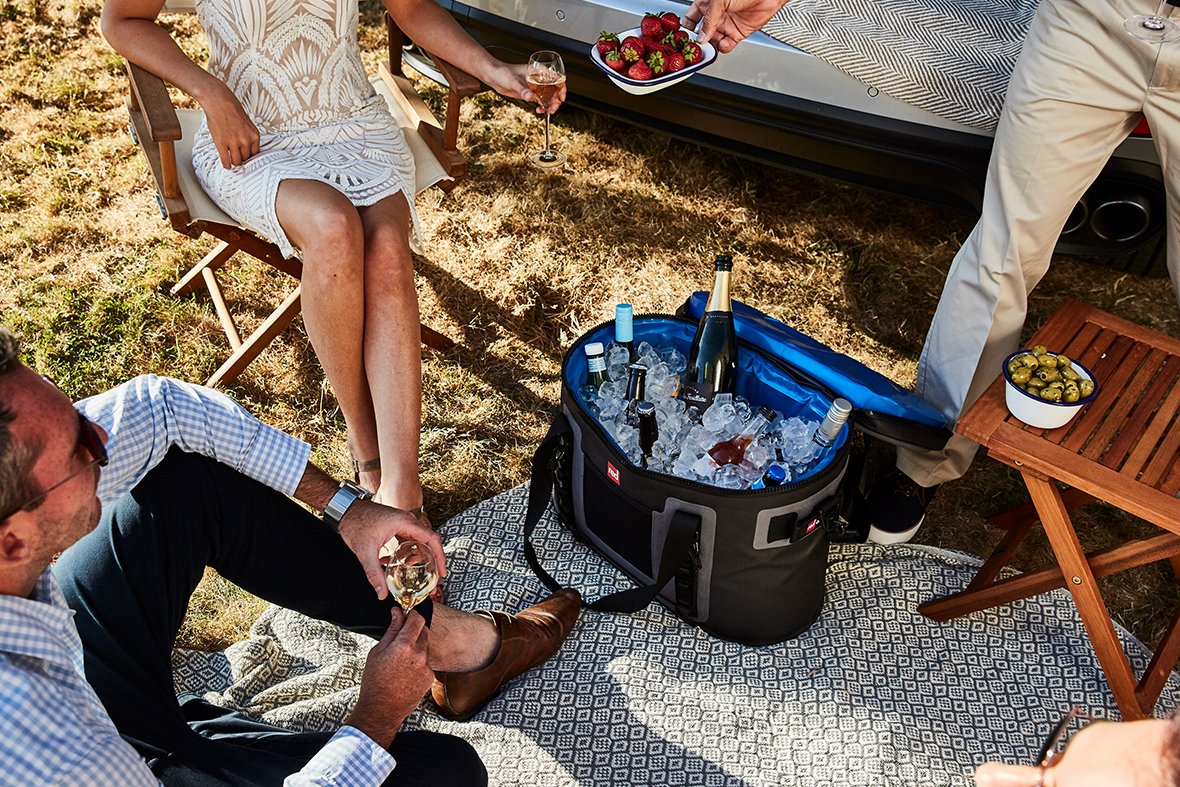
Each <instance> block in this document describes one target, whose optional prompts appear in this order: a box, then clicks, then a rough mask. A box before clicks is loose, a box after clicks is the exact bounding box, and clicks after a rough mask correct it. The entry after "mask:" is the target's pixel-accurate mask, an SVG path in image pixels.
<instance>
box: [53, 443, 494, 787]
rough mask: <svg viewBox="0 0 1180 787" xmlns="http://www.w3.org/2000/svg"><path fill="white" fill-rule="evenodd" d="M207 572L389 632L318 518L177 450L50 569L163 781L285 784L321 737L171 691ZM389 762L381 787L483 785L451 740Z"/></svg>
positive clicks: (408, 739)
mask: <svg viewBox="0 0 1180 787" xmlns="http://www.w3.org/2000/svg"><path fill="white" fill-rule="evenodd" d="M206 566H212V567H213V568H214V569H216V570H217V572H218V573H219V574H221V576H223V577H225V578H226V579H228V580H229V581H231V582H233V583H234V584H236V585H238V586H239V587H241V588H243V589H244V590H247V591H249V592H250V593H253V594H254V595H256V596H259V597H261V598H263V599H266V600H267V601H270V602H272V603H274V604H278V605H280V606H283V607H286V608H288V609H293V610H297V611H299V612H302V613H304V614H306V615H308V616H310V617H314V618H319V619H321V620H327V621H330V622H332V623H335V624H337V625H339V626H342V627H344V628H346V629H349V630H351V631H355V632H358V633H361V634H366V635H368V636H371V637H373V638H380V637H381V635H382V634H384V632H385V630H386V628H388V626H389V605H390V604H391V603H392V602H391V601H389V600H388V599H387V600H386V601H384V602H382V601H378V600H377V597H376V595H375V594H374V593H373V589H372V588H371V587H370V586H369V584H368V582H367V581H366V579H365V575H364V572H363V571H362V570H361V567H360V564H359V563H358V562H357V560H356V557H355V556H354V555H353V554H352V552H351V551H350V550H349V549H348V547H347V546H346V545H345V544H344V542H343V541H342V540H341V539H340V537H339V536H338V535H337V534H336V533H334V532H333V531H332V530H331V529H330V528H329V527H327V526H326V525H325V524H324V523H323V522H322V521H320V520H319V519H318V518H317V517H315V516H313V515H311V514H309V513H308V512H307V511H305V510H304V509H303V508H301V507H300V506H299V505H297V504H296V503H294V502H293V501H291V500H289V499H288V498H287V497H285V496H284V495H282V494H279V493H278V492H275V491H274V490H272V489H269V488H267V487H265V486H263V485H262V484H259V483H257V482H255V481H253V480H251V479H249V478H247V477H246V476H243V475H242V474H240V473H238V472H236V471H234V470H232V469H231V468H229V467H227V466H225V465H222V464H220V463H218V462H216V461H214V460H211V459H208V458H206V457H203V456H197V455H195V454H187V453H184V452H182V451H180V450H178V449H173V450H172V451H171V452H170V453H169V454H168V456H167V457H166V458H165V460H164V461H163V462H161V463H160V464H159V465H158V466H157V467H155V468H154V469H153V470H152V471H151V472H150V473H148V475H147V476H146V477H144V479H143V480H142V481H141V482H140V483H139V484H138V485H137V486H136V487H135V488H134V489H133V490H132V491H131V492H130V493H129V494H127V495H126V496H124V497H123V499H121V500H119V501H118V502H117V503H115V504H114V505H111V506H107V507H106V508H105V510H104V511H103V515H102V520H101V522H100V523H99V525H98V527H97V528H96V529H95V531H94V532H93V533H90V534H89V535H87V536H86V537H84V538H83V539H81V540H80V541H78V543H76V544H74V545H73V546H71V547H70V548H69V549H68V550H66V552H65V553H64V554H63V555H62V556H61V558H60V559H58V561H57V563H56V564H55V566H54V574H55V575H56V577H57V579H58V582H60V583H61V586H62V589H63V591H64V592H65V597H66V602H67V603H68V604H69V605H70V607H71V608H73V609H74V610H75V611H76V617H75V622H76V623H77V626H78V631H79V633H80V635H81V638H82V644H83V646H84V649H85V654H86V678H87V680H88V681H89V682H90V685H91V686H93V687H94V690H95V691H96V692H97V693H98V696H99V698H100V699H101V700H102V702H103V704H104V705H105V706H106V709H107V712H108V713H109V714H110V716H111V718H112V719H113V720H114V722H115V726H116V727H117V728H118V729H119V732H120V733H121V734H122V735H123V737H124V738H125V739H126V740H127V741H128V742H129V743H131V745H132V746H134V747H135V748H136V749H137V750H138V751H139V752H140V753H141V754H142V755H143V756H144V758H145V759H146V760H147V762H148V765H149V766H150V767H151V768H152V770H153V771H154V772H155V773H156V774H157V776H158V777H159V778H160V779H161V781H163V782H164V783H166V784H183V785H188V784H203V785H204V784H233V785H277V784H282V782H283V779H284V777H286V776H287V775H289V774H292V773H295V772H296V771H298V770H299V769H300V768H302V767H303V765H304V764H305V763H306V762H307V761H308V760H309V759H311V757H312V756H314V755H315V753H316V752H317V751H319V749H320V747H322V746H323V745H324V744H325V743H326V742H327V741H328V739H329V738H331V737H332V736H331V734H330V733H295V732H290V731H288V730H284V729H281V728H278V727H274V726H272V725H269V724H264V723H261V722H258V721H256V720H253V719H250V718H248V717H246V716H244V715H242V714H239V713H235V712H230V711H226V710H225V709H222V708H219V707H217V706H214V705H211V704H209V703H207V702H204V701H203V700H201V699H200V698H197V697H186V698H184V700H183V701H178V700H177V697H176V694H175V690H174V689H173V684H172V666H171V654H172V648H173V644H174V642H175V640H176V633H177V631H178V630H179V629H180V624H181V621H182V620H183V619H184V615H185V612H186V610H187V609H188V604H189V599H190V598H191V596H192V594H193V591H194V590H195V589H196V587H197V583H198V582H200V580H201V577H202V576H203V574H204V571H205V567H206ZM390 752H391V753H392V754H393V756H394V757H395V758H396V759H397V768H395V769H394V772H393V775H392V776H391V777H390V779H389V781H388V782H387V783H388V784H395V785H419V784H420V785H483V784H486V783H487V772H486V771H485V769H484V767H483V763H482V762H481V761H480V759H479V756H478V755H477V754H476V753H475V751H474V749H472V748H471V746H470V745H469V744H468V743H467V742H466V741H463V740H462V739H460V738H456V737H453V736H450V735H443V734H440V733H433V732H425V731H413V732H401V733H399V734H398V735H397V737H396V738H395V739H394V742H393V745H392V746H391V747H390Z"/></svg>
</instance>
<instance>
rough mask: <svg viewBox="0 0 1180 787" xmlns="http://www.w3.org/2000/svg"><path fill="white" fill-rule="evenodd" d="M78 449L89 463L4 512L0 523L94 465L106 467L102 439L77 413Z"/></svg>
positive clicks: (39, 503) (32, 506)
mask: <svg viewBox="0 0 1180 787" xmlns="http://www.w3.org/2000/svg"><path fill="white" fill-rule="evenodd" d="M75 412H77V411H75ZM78 448H79V449H82V450H85V451H86V453H87V454H88V455H89V456H90V461H89V462H87V463H86V464H84V465H82V466H81V467H79V468H78V469H77V470H75V471H74V472H72V473H70V474H69V475H68V476H66V477H65V478H63V479H62V480H60V481H58V482H57V483H56V484H53V485H52V486H49V487H46V488H45V489H44V490H42V492H41V494H39V495H37V496H36V497H34V498H33V499H32V500H29V501H28V502H26V503H24V504H23V505H19V506H17V507H16V508H14V509H12V510H11V511H8V512H6V513H5V514H4V515H3V516H0V522H3V521H4V520H6V519H8V518H9V517H10V516H12V515H13V514H15V513H17V512H18V511H32V510H33V509H35V508H36V507H37V506H39V505H41V503H43V502H44V501H45V498H46V497H48V496H49V493H50V492H52V491H53V490H55V489H57V488H58V487H59V486H61V485H63V484H65V483H67V482H69V481H72V480H73V479H74V478H76V477H77V476H79V475H81V474H82V473H85V472H86V471H87V470H89V469H91V468H92V467H94V466H95V465H98V466H99V467H106V466H107V461H108V460H107V448H106V446H105V445H103V442H102V438H101V437H99V435H98V430H97V429H95V428H94V424H93V423H91V421H90V419H89V418H87V417H86V416H84V415H82V413H78Z"/></svg>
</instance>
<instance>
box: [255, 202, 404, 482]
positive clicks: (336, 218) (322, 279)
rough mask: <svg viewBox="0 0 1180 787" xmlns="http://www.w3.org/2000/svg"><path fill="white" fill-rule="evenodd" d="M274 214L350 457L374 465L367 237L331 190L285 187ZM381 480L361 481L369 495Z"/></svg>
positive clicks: (374, 475)
mask: <svg viewBox="0 0 1180 787" xmlns="http://www.w3.org/2000/svg"><path fill="white" fill-rule="evenodd" d="M275 212H276V213H277V214H278V218H279V223H280V224H281V225H282V227H283V230H284V231H285V232H286V233H287V237H288V238H290V239H291V242H292V243H293V244H294V245H295V246H296V247H297V248H299V249H300V250H301V252H302V258H303V323H304V325H305V326H306V327H307V336H308V338H309V339H311V346H312V347H313V348H314V349H315V353H316V355H317V356H318V357H319V359H320V365H321V366H323V368H324V374H325V375H327V377H328V381H329V382H331V383H332V390H333V392H334V393H335V395H336V401H337V402H339V403H340V410H341V412H342V413H343V414H344V422H345V424H346V425H347V427H348V448H349V451H351V452H352V455H353V456H354V457H355V458H356V459H358V460H360V461H364V460H368V459H373V458H375V457H377V456H378V455H379V445H378V439H377V435H378V431H377V421H376V420H375V419H374V417H373V400H372V398H371V397H370V395H369V383H368V380H367V379H366V378H365V366H364V339H365V333H366V331H367V329H368V328H367V326H366V314H365V310H364V309H363V308H362V306H361V304H363V303H364V302H365V270H364V269H365V255H364V248H365V238H364V232H365V231H364V227H363V226H362V224H361V218H360V214H359V213H358V212H357V209H356V207H355V206H353V204H352V203H351V202H349V201H348V198H347V197H345V196H344V195H343V194H341V193H340V192H339V191H337V190H336V189H335V188H333V187H331V186H329V185H327V184H326V183H319V182H317V181H311V180H284V181H283V182H282V183H281V184H280V185H279V191H278V196H277V197H276V198H275ZM416 446H417V443H416V442H415V458H416ZM380 480H381V475H380V471H379V470H377V471H375V472H368V473H363V474H362V475H361V484H362V485H363V486H366V487H367V488H370V489H375V488H376V487H377V485H378V484H379V483H380ZM415 505H417V503H415Z"/></svg>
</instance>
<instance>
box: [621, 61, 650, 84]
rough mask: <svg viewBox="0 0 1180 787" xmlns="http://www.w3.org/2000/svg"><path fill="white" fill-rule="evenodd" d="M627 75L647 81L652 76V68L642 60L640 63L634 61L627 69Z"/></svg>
mask: <svg viewBox="0 0 1180 787" xmlns="http://www.w3.org/2000/svg"><path fill="white" fill-rule="evenodd" d="M627 76H629V77H631V78H632V79H637V80H639V81H640V82H646V81H647V80H649V79H651V78H652V76H653V75H652V72H651V69H650V68H648V66H647V63H644V62H643V61H642V60H640V61H639V62H638V63H632V64H631V67H630V68H628V69H627Z"/></svg>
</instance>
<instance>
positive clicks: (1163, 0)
mask: <svg viewBox="0 0 1180 787" xmlns="http://www.w3.org/2000/svg"><path fill="white" fill-rule="evenodd" d="M1172 7H1173V3H1172V2H1170V1H1169V0H1160V5H1159V8H1157V9H1156V12H1155V13H1154V14H1136V15H1135V16H1130V17H1127V21H1125V22H1123V28H1124V29H1125V30H1126V31H1127V32H1128V33H1130V34H1131V35H1133V36H1134V37H1135V38H1138V39H1139V40H1140V41H1147V42H1148V43H1150V44H1164V43H1167V42H1168V41H1175V40H1176V39H1177V38H1180V25H1177V24H1176V23H1175V22H1173V21H1172V20H1171V19H1170V18H1169V17H1170V16H1171V15H1172Z"/></svg>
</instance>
